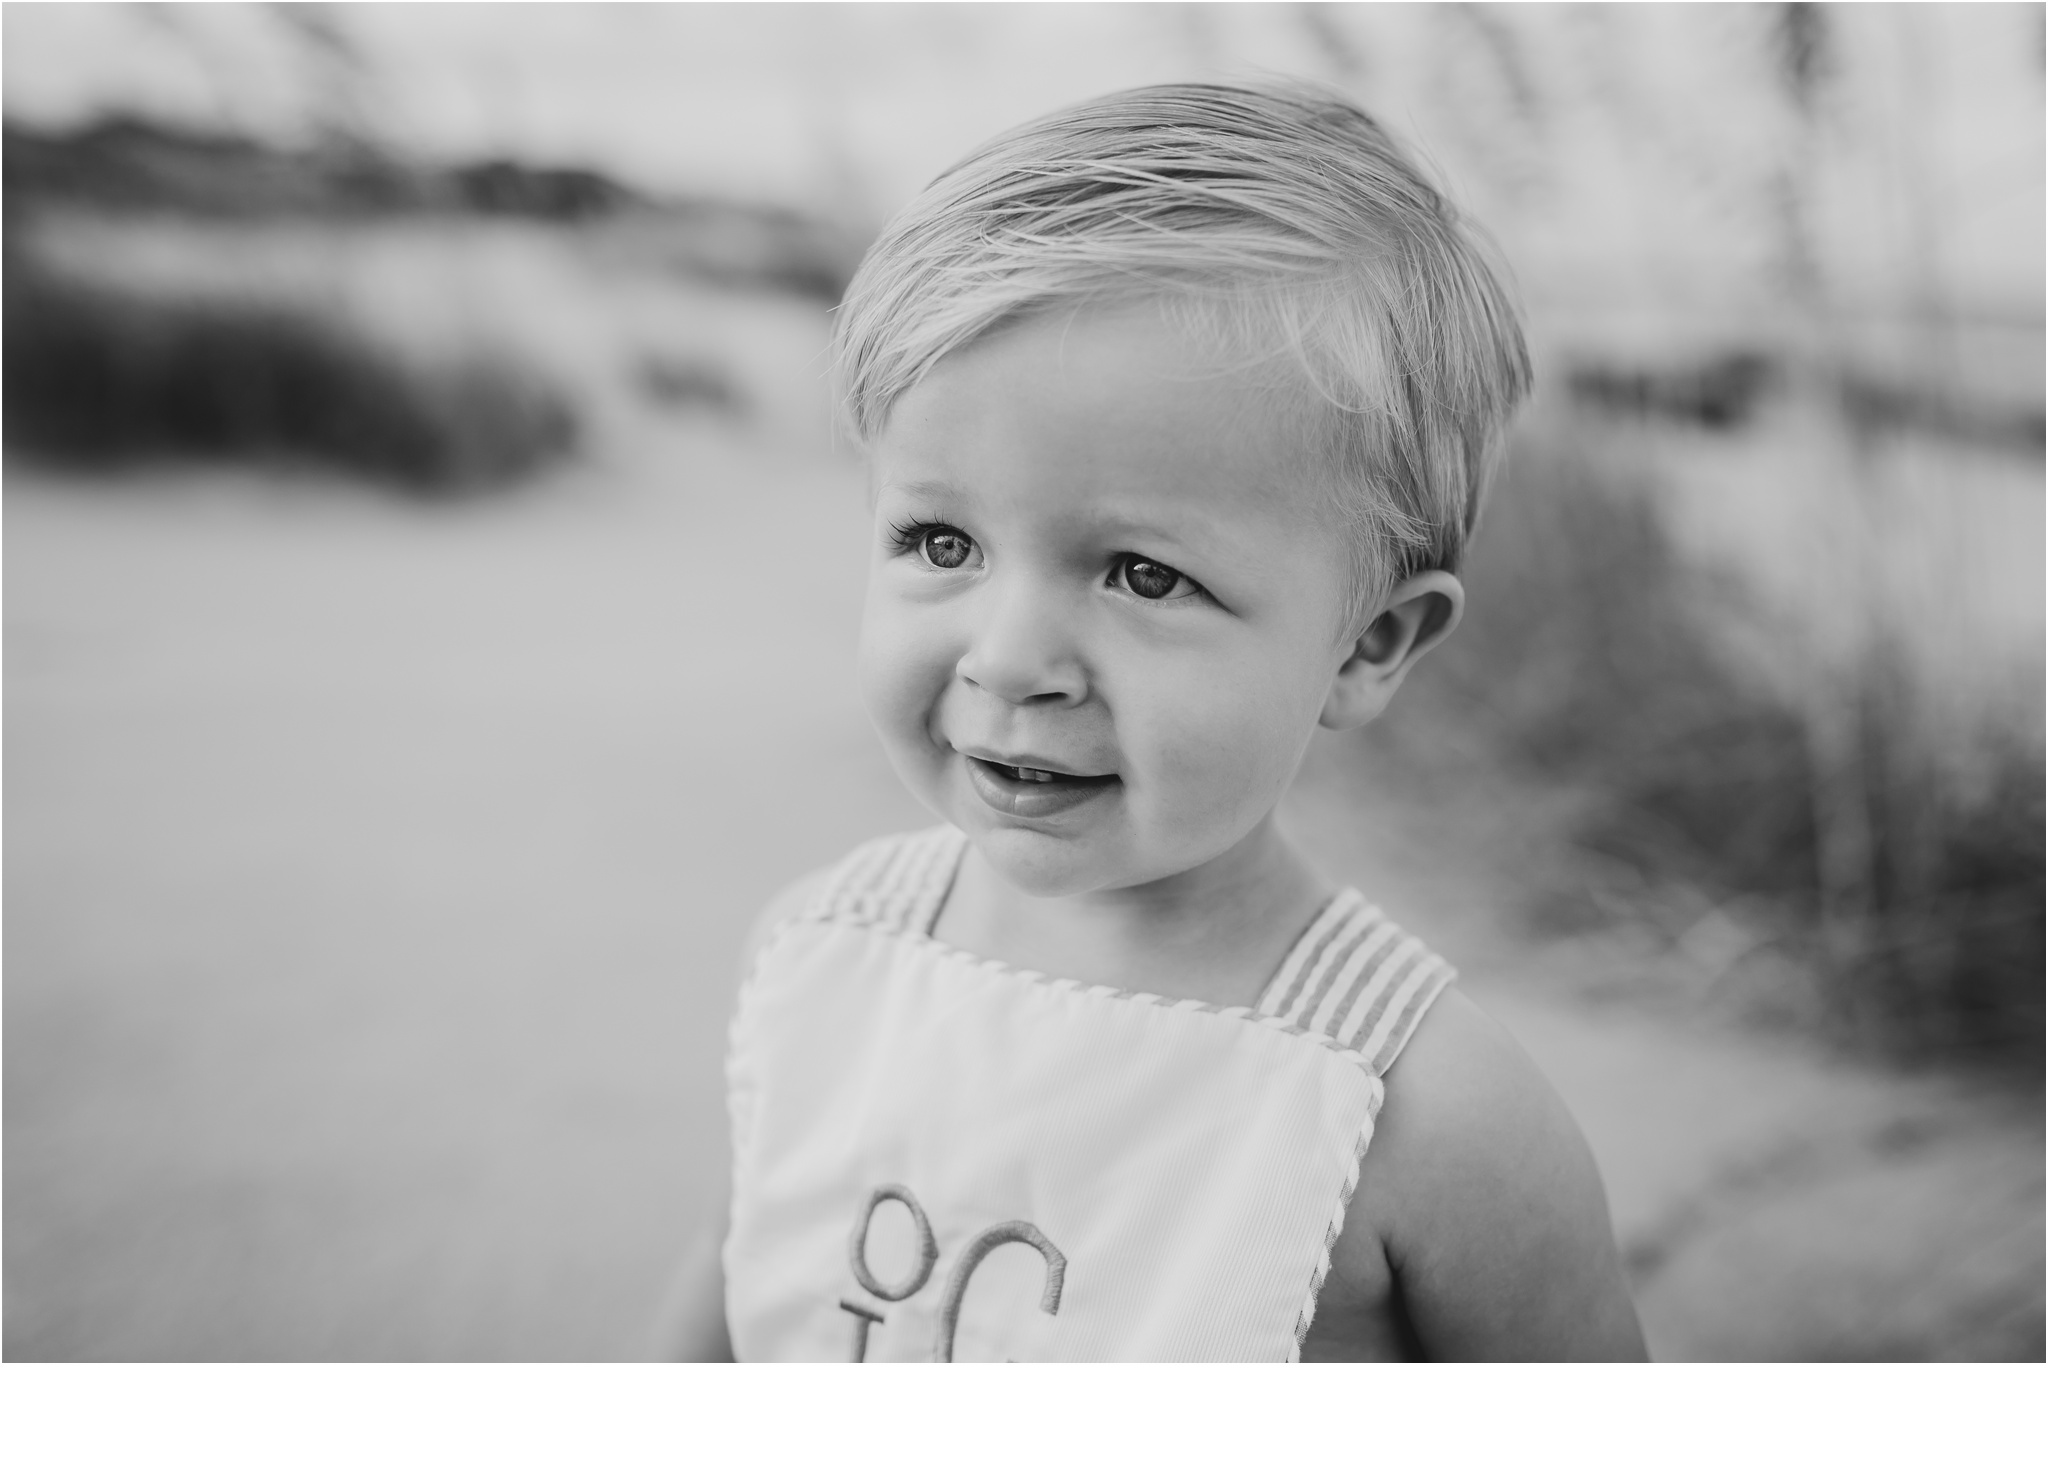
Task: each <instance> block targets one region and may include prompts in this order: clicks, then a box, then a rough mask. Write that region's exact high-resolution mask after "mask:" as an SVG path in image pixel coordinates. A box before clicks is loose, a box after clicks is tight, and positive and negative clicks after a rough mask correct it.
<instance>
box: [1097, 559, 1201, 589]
mask: <svg viewBox="0 0 2048 1465" xmlns="http://www.w3.org/2000/svg"><path fill="white" fill-rule="evenodd" d="M1115 577H1116V578H1117V579H1120V580H1122V581H1123V584H1124V588H1125V589H1127V590H1129V591H1130V592H1131V594H1133V595H1135V596H1137V597H1139V598H1140V599H1142V600H1179V599H1181V598H1182V597H1183V596H1187V595H1193V594H1194V593H1195V588H1196V587H1195V582H1194V581H1192V580H1190V579H1189V578H1188V577H1187V576H1186V575H1183V574H1182V573H1181V572H1180V571H1179V570H1176V569H1173V568H1171V567H1170V566H1167V565H1162V564H1160V563H1159V562H1158V561H1157V560H1142V559H1139V558H1138V557H1137V556H1136V555H1126V556H1125V557H1124V558H1123V559H1121V560H1118V561H1117V567H1116V576H1115Z"/></svg>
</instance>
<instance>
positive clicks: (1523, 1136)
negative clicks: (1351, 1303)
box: [1332, 988, 1643, 1358]
mask: <svg viewBox="0 0 2048 1465" xmlns="http://www.w3.org/2000/svg"><path fill="white" fill-rule="evenodd" d="M1386 1085H1387V1089H1386V1097H1385V1102H1384V1104H1383V1106H1382V1108H1381V1113H1380V1119H1379V1122H1378V1125H1377V1128H1376V1132H1375V1134H1374V1136H1373V1141H1372V1144H1371V1146H1370V1147H1369V1149H1368V1150H1367V1153H1366V1157H1365V1160H1364V1161H1363V1163H1362V1164H1361V1166H1360V1171H1359V1184H1358V1192H1357V1195H1356V1197H1355V1199H1354V1200H1353V1203H1352V1207H1351V1210H1350V1213H1349V1215H1348V1216H1347V1219H1346V1223H1345V1231H1346V1232H1347V1233H1350V1237H1349V1239H1350V1241H1351V1243H1352V1244H1351V1245H1350V1246H1349V1247H1346V1246H1343V1245H1341V1244H1340V1246H1339V1248H1338V1251H1337V1254H1336V1255H1335V1256H1333V1258H1332V1262H1333V1265H1334V1266H1336V1267H1338V1268H1339V1269H1342V1268H1344V1267H1345V1266H1346V1264H1347V1262H1349V1263H1351V1264H1352V1265H1353V1266H1354V1267H1358V1268H1362V1269H1366V1270H1371V1269H1375V1268H1376V1269H1377V1270H1378V1272H1379V1274H1380V1275H1381V1276H1383V1277H1386V1278H1388V1279H1389V1282H1390V1285H1391V1291H1392V1293H1393V1301H1394V1302H1395V1304H1396V1305H1398V1307H1399V1308H1400V1310H1401V1312H1402V1313H1403V1314H1404V1318H1405V1322H1406V1325H1407V1327H1408V1329H1410V1330H1412V1336H1413V1338H1414V1340H1415V1342H1416V1344H1417V1345H1418V1346H1419V1347H1420V1349H1421V1351H1422V1352H1423V1353H1424V1354H1425V1355H1427V1356H1430V1357H1449V1358H1640V1357H1641V1356H1642V1355H1643V1344H1642V1334H1641V1330H1640V1328H1639V1327H1638V1325H1637V1322H1636V1317H1635V1309H1634V1306H1633V1304H1632V1302H1631V1300H1630V1298H1629V1293H1628V1285H1627V1281H1626V1278H1625V1277H1624V1275H1623V1271H1622V1265H1621V1258H1620V1255H1619V1252H1618V1249H1617V1248H1616V1246H1615V1242H1614V1229H1613V1222H1612V1221H1611V1219H1610V1218H1609V1215H1608V1210H1607V1195H1606V1190H1605V1188H1604V1187H1603V1186H1602V1184H1601V1181H1600V1173H1599V1170H1598V1168H1597V1167H1596V1166H1595V1164H1594V1161H1593V1155H1592V1151H1591V1150H1590V1149H1589V1148H1588V1147H1587V1145H1586V1141H1585V1137H1584V1136H1583V1135H1582V1134H1581V1133H1580V1131H1579V1127H1578V1124H1577V1122H1576V1121H1574V1120H1573V1118H1572V1116H1571V1114H1570V1112H1569V1111H1568V1110H1567V1109H1566V1108H1565V1106H1564V1101H1563V1100H1562V1099H1560V1098H1559V1097H1558V1095H1557V1091H1556V1090H1555V1089H1553V1088H1552V1087H1551V1085H1550V1083H1549V1081H1548V1080H1547V1079H1545V1078H1544V1076H1543V1075H1542V1073H1541V1072H1540V1071H1539V1070H1538V1069H1537V1067H1536V1065H1535V1063H1534V1062H1533V1061H1532V1060H1531V1059H1530V1057H1529V1055H1528V1054H1527V1053H1525V1052H1524V1051H1523V1050H1522V1047H1521V1045H1520V1044H1519V1043H1517V1042H1516V1041H1515V1040H1514V1038H1513V1037H1511V1036H1510V1035H1509V1034H1508V1032H1507V1031H1506V1030H1505V1029H1504V1028H1502V1027H1501V1026H1500V1025H1499V1024H1498V1023H1496V1022H1494V1021H1493V1020H1492V1019H1491V1018H1489V1017H1488V1016H1487V1015H1486V1014H1485V1013H1483V1012H1482V1011H1480V1009H1479V1008H1478V1007H1477V1006H1476V1005H1474V1004H1473V1003H1472V1002H1471V1001H1470V1000H1469V999H1468V998H1466V997H1465V996H1464V994H1462V993H1461V992H1459V991H1458V990H1457V989H1456V988H1452V989H1451V990H1449V991H1447V992H1446V993H1445V994H1444V995H1443V996H1442V997H1441V998H1440V999H1439V1000H1438V1001H1437V1003H1436V1005H1435V1006H1434V1008H1433V1009H1432V1010H1431V1011H1430V1014H1429V1016H1428V1017H1427V1018H1426V1019H1425V1020H1424V1021H1423V1023H1422V1024H1421V1025H1420V1026H1419V1028H1418V1029H1417V1031H1416V1033H1415V1036H1414V1038H1413V1039H1412V1040H1411V1041H1410V1042H1409V1045H1408V1048H1407V1050H1406V1051H1405V1052H1404V1053H1403V1054H1402V1055H1401V1059H1400V1061H1399V1062H1398V1063H1396V1064H1395V1065H1394V1067H1393V1068H1392V1069H1391V1070H1389V1072H1388V1074H1387V1079H1386ZM1354 1227H1355V1228H1356V1230H1355V1231H1354Z"/></svg>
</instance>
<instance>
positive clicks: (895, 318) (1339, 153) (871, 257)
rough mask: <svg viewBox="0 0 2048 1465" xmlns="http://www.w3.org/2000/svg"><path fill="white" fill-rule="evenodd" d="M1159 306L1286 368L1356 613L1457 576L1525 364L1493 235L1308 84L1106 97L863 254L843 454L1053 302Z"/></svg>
mask: <svg viewBox="0 0 2048 1465" xmlns="http://www.w3.org/2000/svg"><path fill="white" fill-rule="evenodd" d="M1148 297H1149V298H1156V299H1160V300H1163V301H1165V302H1167V303H1168V305H1169V306H1170V308H1171V309H1172V311H1173V313H1174V315H1175V316H1176V317H1177V318H1179V319H1181V320H1183V321H1185V322H1187V323H1189V324H1191V325H1194V326H1196V327H1202V328H1206V330H1207V333H1208V334H1209V335H1211V336H1212V337H1213V338H1214V339H1216V340H1217V341H1218V342H1219V343H1221V344H1223V345H1225V346H1226V347H1227V348H1228V349H1230V350H1232V351H1234V352H1237V353H1251V355H1252V356H1254V357H1270V358H1272V359H1276V360H1283V361H1287V362H1291V364H1292V365H1293V366H1294V367H1295V368H1296V370H1297V379H1298V380H1302V381H1303V382H1304V384H1305V385H1306V387H1307V388H1308V393H1307V398H1308V402H1309V405H1311V406H1312V407H1317V408H1320V411H1319V413H1318V416H1319V418H1320V421H1321V424H1322V427H1321V433H1320V435H1321V437H1322V442H1321V444H1320V446H1321V448H1322V450H1323V453H1324V461H1325V462H1326V463H1327V464H1328V466H1329V468H1330V470H1331V472H1332V476H1333V478H1334V481H1335V485H1336V487H1337V489H1338V490H1339V492H1338V501H1339V504H1340V506H1341V508H1342V510H1343V512H1344V514H1345V517H1346V519H1347V520H1348V521H1349V523H1350V524H1351V525H1353V526H1354V527H1355V529H1356V530H1357V531H1358V532H1357V534H1356V535H1355V545H1356V554H1357V558H1358V566H1359V570H1360V575H1359V591H1358V597H1357V600H1358V604H1357V605H1356V606H1354V607H1353V610H1354V613H1355V615H1365V614H1369V613H1370V611H1371V608H1372V607H1374V606H1376V605H1377V604H1378V603H1379V602H1380V600H1381V599H1382V598H1383V597H1384V595H1385V594H1386V592H1387V590H1388V589H1389V588H1390V587H1391V586H1392V585H1394V584H1396V583H1398V582H1399V581H1400V580H1401V579H1404V578H1406V577H1407V576H1409V575H1413V574H1418V573H1420V572H1421V571H1423V570H1428V569H1445V570H1451V571H1453V572H1455V571H1456V570H1457V569H1458V568H1459V566H1460V564H1461V563H1462V561H1463V557H1464V553H1465V548H1466V545H1467V543H1468V542H1469V540H1470V538H1471V536H1472V533H1473V531H1474V529H1475V527H1476V526H1477V523H1478V518H1479V511H1480V506H1481V503H1482V501H1483V499H1484V496H1485V490H1486V485H1487V481H1488V479H1489V478H1490V477H1491V475H1492V471H1493V468H1494V466H1495V462H1496V460H1497V458H1498V456H1499V452H1500V446H1501V440H1502V437H1503V434H1504V433H1505V430H1506V427H1507V423H1508V420H1509V419H1510V418H1511V417H1512V415H1513V413H1514V410H1515V408H1516V406H1517V405H1518V404H1519V403H1520V401H1521V400H1522V399H1523V398H1524V397H1525V396H1526V395H1527V394H1528V390H1529V385H1530V367H1529V356H1528V350H1527V347H1526V345H1525V344H1524V342H1523V338H1522V330H1521V325H1520V321H1519V318H1518V312H1517V310H1516V307H1515V303H1514V300H1513V298H1512V297H1511V296H1510V294H1509V292H1508V290H1507V288H1506V287H1505V286H1504V284H1503V283H1502V279H1501V276H1500V273H1499V272H1498V271H1497V269H1496V267H1495V264H1494V261H1493V259H1492V251H1491V247H1490V245H1489V243H1488V242H1487V241H1486V239H1485V237H1484V236H1483V235H1482V234H1480V233H1479V231H1478V230H1476V229H1475V228H1474V227H1473V226H1472V225H1471V224H1469V223H1468V222H1466V221H1464V220H1463V219H1461V218H1460V216H1459V215H1458V212H1457V211H1456V209H1454V208H1453V207H1452V205H1451V204H1450V202H1449V201H1448V200H1447V199H1446V198H1445V197H1444V196H1443V194H1442V192H1441V191H1440V190H1439V189H1438V188H1436V187H1435V186H1434V185H1433V184H1432V183H1431V182H1430V180H1429V179H1428V178H1426V177H1425V176H1424V174H1423V173H1422V171H1421V169H1420V168H1419V167H1418V166H1417V165H1416V164H1415V163H1414V162H1413V161H1412V160H1411V159H1410V158H1409V157H1408V156H1407V155H1406V154H1405V153H1404V152H1403V151H1402V149H1401V148H1400V147H1399V146H1398V145H1397V144H1396V143H1395V142H1394V140H1393V139H1392V138H1391V137H1389V136H1388V135H1387V133H1386V132H1385V130H1384V129H1382V128H1381V127H1380V125H1379V124H1378V123H1377V122H1375V121H1373V119H1372V118H1371V117H1369V116H1367V115H1366V114H1365V113H1364V112H1363V111H1361V110H1359V109H1358V108H1357V107H1356V106H1354V105H1352V104H1351V103H1350V102H1348V101H1346V100H1344V99H1343V98H1342V97H1340V96H1337V95H1336V94H1334V93H1330V92H1325V91H1323V90H1321V89H1318V88H1313V87H1310V86H1307V85H1303V84H1289V85H1286V86H1279V87H1262V88H1259V89H1256V90H1255V89H1251V88H1246V87H1237V86H1217V85H1181V86H1156V87H1141V88H1138V89H1135V90H1132V91H1124V92H1115V93H1112V94H1111V95H1109V96H1105V97H1098V98H1096V99H1094V100H1093V101H1088V102H1083V103H1080V104H1079V105H1077V106H1073V107H1068V108H1066V109H1064V110H1062V111H1059V112H1054V113H1052V114H1050V115H1048V116H1045V117H1041V118H1039V119H1038V120H1037V121H1034V122H1029V123H1026V124H1025V125H1024V126H1022V127H1018V128H1015V129H1013V130H1012V131H1009V132H1006V133H1004V134H1002V135H1001V136H999V137H996V138H995V139H993V140H992V141H990V142H988V143H986V144H984V145H983V146H982V147H980V148H979V149H977V150H976V151H974V152H973V153H971V154H969V155H968V156H967V157H966V158H964V159H963V160H961V161H960V162H959V163H956V164H955V165H954V166H953V167H951V168H949V169H948V170H947V171H946V172H944V173H942V174H940V175H939V177H938V178H937V179H936V180H934V181H933V182H932V184H931V185H930V186H929V187H928V188H926V189H925V191H924V192H923V193H921V194H919V195H918V196H917V197H916V198H915V199H913V200H912V201H911V202H910V204H909V205H908V206H907V207H905V208H904V209H903V210H902V211H901V212H900V213H898V214H897V215H896V216H895V218H893V219H892V220H890V222H889V223H888V225H887V226H886V227H885V228H884V229H883V231H882V234H881V237H880V238H879V239H877V240H876V241H875V243H874V245H873V246H872V247H871V248H870V249H869V250H868V253H867V257H866V258H865V259H864V260H863V261H862V262H861V267H860V270H859V272H858V273H857V274H856V275H855V276H854V279H853V283H852V284H851V285H850V286H849V288H848V290H847V293H846V298H845V300H844V301H843V302H842V303H841V305H840V307H839V311H838V320H837V325H836V328H835V333H834V354H835V358H836V361H837V365H838V371H839V381H840V394H841V403H842V408H843V412H844V416H845V419H846V422H847V426H848V429H849V431H850V432H851V435H852V436H853V438H854V440H855V441H856V442H858V443H861V444H866V443H868V442H871V441H872V440H873V438H874V436H875V435H876V434H877V433H878V432H880V431H881V430H882V428H883V426H884V425H885V424H886V423H887V421H888V417H889V412H890V409H891V408H892V407H893V406H894V404H895V402H896V400H897V399H898V398H899V397H901V396H902V395H903V394H904V393H905V392H906V391H908V390H910V389H911V388H912V387H913V386H915V385H916V384H917V383H918V381H920V380H921V379H922V378H923V376H924V374H925V373H926V372H928V371H930V370H931V368H932V367H933V365H934V364H936V363H937V362H938V361H940V360H941V359H943V358H944V357H945V356H946V355H947V353H949V352H952V351H955V350H958V349H959V348H960V347H962V346H965V345H967V344H968V343H969V342H972V341H975V340H977V339H979V338H981V337H982V336H984V335H986V334H988V333H989V332H990V331H993V330H995V329H997V328H998V327H1000V326H1003V325H1005V324H1008V323H1011V322H1014V321H1017V320H1020V319H1022V318H1025V317H1027V316H1031V315H1035V314H1039V313H1042V312H1045V311H1047V310H1050V309H1054V308H1058V307H1062V306H1084V305H1092V304H1107V303H1114V302H1122V301H1128V300H1132V299H1138V298H1148Z"/></svg>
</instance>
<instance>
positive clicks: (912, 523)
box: [889, 519, 1209, 605]
mask: <svg viewBox="0 0 2048 1465" xmlns="http://www.w3.org/2000/svg"><path fill="white" fill-rule="evenodd" d="M935 529H946V530H951V531H952V532H953V533H955V534H958V535H959V536H960V537H961V538H962V539H965V540H966V541H968V543H970V544H972V543H973V542H974V536H973V535H971V534H969V533H968V532H967V531H966V530H964V529H961V528H959V527H958V526H957V525H953V524H948V523H945V522H944V521H942V520H938V519H905V520H900V521H898V522H896V523H892V524H891V525H890V526H889V538H890V541H891V543H893V544H894V545H895V547H896V552H897V553H898V554H910V555H917V556H918V558H919V559H920V560H923V558H924V556H923V554H922V548H923V545H924V540H925V536H926V535H928V534H930V533H931V532H932V531H933V530H935ZM1134 564H1146V565H1157V566H1158V567H1159V568H1160V569H1162V570H1172V571H1173V573H1174V574H1175V575H1178V576H1180V580H1179V583H1178V584H1176V585H1175V586H1174V588H1175V589H1176V590H1178V589H1179V588H1180V586H1181V585H1185V586H1187V587H1188V591H1189V593H1188V594H1186V595H1162V596H1156V597H1155V596H1146V595H1138V593H1137V591H1135V590H1132V589H1131V587H1130V581H1129V579H1128V574H1129V567H1130V566H1131V565H1134ZM926 568H927V569H937V568H938V567H937V566H935V565H931V564H930V563H929V562H927V563H926ZM1110 578H1111V581H1112V582H1115V581H1118V580H1121V581H1122V582H1123V587H1122V588H1123V589H1124V590H1126V591H1127V592H1129V593H1130V594H1131V595H1133V596H1136V597H1137V598H1138V599H1139V600H1145V601H1149V602H1150V603H1152V604H1154V605H1158V604H1162V603H1163V602H1166V601H1170V600H1192V599H1196V598H1198V597H1199V598H1201V599H1204V600H1206V599H1208V598H1209V592H1208V591H1207V590H1205V589H1203V588H1202V584H1201V582H1200V581H1199V580H1197V579H1195V577H1194V576H1192V575H1187V574H1182V572H1181V571H1179V570H1174V569H1173V566H1171V565H1168V564H1163V563H1161V562H1160V561H1158V560H1154V559H1147V558H1146V557H1145V556H1144V555H1139V554H1120V555H1118V556H1117V557H1116V559H1115V561H1114V562H1113V568H1112V569H1111V571H1110Z"/></svg>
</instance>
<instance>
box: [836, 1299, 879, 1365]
mask: <svg viewBox="0 0 2048 1465" xmlns="http://www.w3.org/2000/svg"><path fill="white" fill-rule="evenodd" d="M839 1308H840V1310H841V1311H842V1312H850V1313H852V1314H853V1360H852V1361H853V1362H855V1363H866V1362H867V1361H868V1329H869V1328H871V1327H873V1326H874V1325H875V1324H876V1323H882V1322H887V1321H888V1319H887V1318H885V1317H883V1316H882V1315H881V1314H880V1313H879V1312H871V1311H869V1310H868V1309H867V1308H865V1307H862V1306H861V1305H860V1304H859V1303H858V1302H841V1303H840V1304H839Z"/></svg>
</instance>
